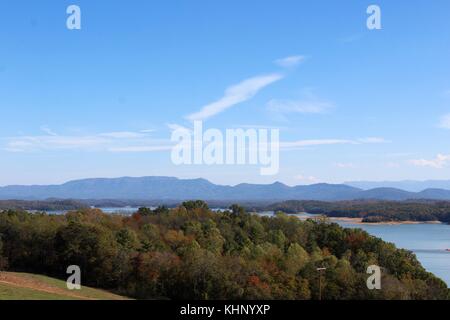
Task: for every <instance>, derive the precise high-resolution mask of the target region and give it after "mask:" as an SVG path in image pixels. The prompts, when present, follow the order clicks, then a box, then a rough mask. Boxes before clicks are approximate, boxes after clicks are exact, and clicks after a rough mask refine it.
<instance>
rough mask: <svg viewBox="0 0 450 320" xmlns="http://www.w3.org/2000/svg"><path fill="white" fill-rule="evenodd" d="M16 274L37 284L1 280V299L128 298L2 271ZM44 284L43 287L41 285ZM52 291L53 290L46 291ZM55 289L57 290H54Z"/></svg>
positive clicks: (34, 275)
mask: <svg viewBox="0 0 450 320" xmlns="http://www.w3.org/2000/svg"><path fill="white" fill-rule="evenodd" d="M2 274H3V275H5V276H8V275H11V276H14V279H16V278H17V277H18V278H20V279H21V280H24V281H26V282H27V283H33V286H34V284H36V288H35V289H34V288H29V287H27V286H28V284H27V285H26V286H24V285H23V284H14V285H12V284H7V283H1V282H0V300H83V299H97V300H126V299H127V298H125V297H122V296H119V295H116V294H113V293H110V292H107V291H104V290H99V289H93V288H89V287H84V286H82V288H81V290H68V289H67V287H66V282H65V281H62V280H59V279H55V278H50V277H47V276H42V275H36V274H29V273H5V272H3V273H2ZM40 285H42V287H41V286H40ZM46 291H52V292H46ZM53 291H55V292H53Z"/></svg>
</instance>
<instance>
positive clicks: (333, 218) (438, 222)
mask: <svg viewBox="0 0 450 320" xmlns="http://www.w3.org/2000/svg"><path fill="white" fill-rule="evenodd" d="M327 218H328V219H330V220H335V221H343V222H351V223H354V224H365V225H402V224H442V222H441V221H412V220H405V221H381V222H363V221H362V220H363V218H346V217H327Z"/></svg>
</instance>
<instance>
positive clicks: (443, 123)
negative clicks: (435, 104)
mask: <svg viewBox="0 0 450 320" xmlns="http://www.w3.org/2000/svg"><path fill="white" fill-rule="evenodd" d="M438 126H439V128H442V129H450V113H448V114H446V115H443V116H442V117H441V119H440V121H439V124H438Z"/></svg>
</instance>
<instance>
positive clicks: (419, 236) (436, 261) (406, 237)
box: [335, 221, 450, 286]
mask: <svg viewBox="0 0 450 320" xmlns="http://www.w3.org/2000/svg"><path fill="white" fill-rule="evenodd" d="M335 222H337V223H338V224H340V225H341V226H343V227H346V228H361V229H363V230H365V231H367V232H368V233H370V234H371V235H374V236H376V237H378V238H381V239H383V240H384V241H387V242H392V243H394V244H395V245H396V246H397V247H398V248H403V249H408V250H411V251H413V252H414V253H415V254H416V256H417V259H418V260H419V261H420V262H421V263H422V266H423V267H424V268H425V269H427V270H428V271H430V272H432V273H433V274H435V275H436V276H438V277H439V278H441V279H442V280H444V281H445V282H446V283H447V285H448V286H450V252H447V251H446V249H450V225H447V224H398V225H386V224H377V225H369V224H355V223H351V222H343V221H335Z"/></svg>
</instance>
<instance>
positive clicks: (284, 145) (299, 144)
mask: <svg viewBox="0 0 450 320" xmlns="http://www.w3.org/2000/svg"><path fill="white" fill-rule="evenodd" d="M385 141H386V140H384V139H383V138H360V139H354V140H350V139H312V140H297V141H289V142H281V143H280V148H281V149H284V150H296V149H302V148H307V147H314V146H323V145H343V144H354V145H358V144H374V143H382V142H385Z"/></svg>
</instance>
